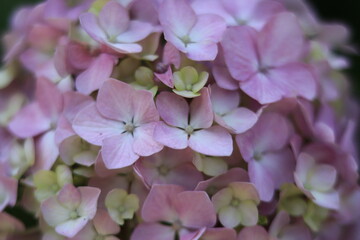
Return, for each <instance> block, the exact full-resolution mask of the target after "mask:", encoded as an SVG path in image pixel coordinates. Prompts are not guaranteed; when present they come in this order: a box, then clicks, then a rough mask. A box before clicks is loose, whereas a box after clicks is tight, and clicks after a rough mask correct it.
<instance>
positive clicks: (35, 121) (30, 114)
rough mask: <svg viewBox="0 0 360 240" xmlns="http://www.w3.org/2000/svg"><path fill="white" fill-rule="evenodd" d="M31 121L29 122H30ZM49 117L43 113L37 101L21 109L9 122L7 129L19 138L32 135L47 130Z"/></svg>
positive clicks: (49, 121)
mask: <svg viewBox="0 0 360 240" xmlns="http://www.w3.org/2000/svg"><path fill="white" fill-rule="evenodd" d="M30 123H31V124H30ZM50 125H51V119H50V118H48V117H47V116H45V115H44V113H43V112H42V110H41V109H40V106H39V104H38V103H36V102H34V103H30V104H29V105H27V106H25V107H24V108H23V109H21V110H20V111H19V112H18V113H17V114H16V115H15V117H14V118H13V119H12V120H11V122H10V123H9V130H10V131H11V132H12V133H13V134H14V135H16V136H17V137H20V138H27V137H34V136H36V135H38V134H40V133H43V132H44V131H46V130H48V129H49V128H50Z"/></svg>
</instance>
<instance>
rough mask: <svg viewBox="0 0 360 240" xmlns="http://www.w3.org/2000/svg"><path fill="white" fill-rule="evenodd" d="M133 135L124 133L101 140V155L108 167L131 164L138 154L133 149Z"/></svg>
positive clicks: (114, 167) (113, 167) (121, 166)
mask: <svg viewBox="0 0 360 240" xmlns="http://www.w3.org/2000/svg"><path fill="white" fill-rule="evenodd" d="M133 145H134V137H133V136H132V135H131V134H129V133H124V134H120V135H116V136H112V137H108V138H105V139H104V140H103V147H102V150H101V155H102V157H103V159H104V163H105V166H106V167H107V168H108V169H116V168H123V167H127V166H130V165H132V164H133V163H134V162H135V161H136V160H137V159H138V158H139V156H138V155H137V154H135V152H134V150H133Z"/></svg>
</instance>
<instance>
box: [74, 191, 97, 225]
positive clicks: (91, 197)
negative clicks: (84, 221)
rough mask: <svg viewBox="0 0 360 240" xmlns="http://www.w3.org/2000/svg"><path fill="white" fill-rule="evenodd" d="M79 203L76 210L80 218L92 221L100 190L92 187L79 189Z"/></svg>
mask: <svg viewBox="0 0 360 240" xmlns="http://www.w3.org/2000/svg"><path fill="white" fill-rule="evenodd" d="M79 192H80V195H81V203H80V205H79V207H78V209H77V212H78V213H79V215H80V216H82V217H86V218H88V219H93V218H94V217H95V214H96V210H97V202H98V198H99V196H100V192H101V190H100V189H99V188H94V187H79Z"/></svg>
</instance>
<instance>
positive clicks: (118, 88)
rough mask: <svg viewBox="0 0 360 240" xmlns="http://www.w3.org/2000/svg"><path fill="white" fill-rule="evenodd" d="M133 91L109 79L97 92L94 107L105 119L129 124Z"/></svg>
mask: <svg viewBox="0 0 360 240" xmlns="http://www.w3.org/2000/svg"><path fill="white" fill-rule="evenodd" d="M134 91H135V89H134V88H133V87H132V86H130V85H129V84H127V83H124V82H121V81H119V80H115V79H110V80H108V81H106V82H104V84H103V85H102V87H101V88H100V90H99V93H98V96H97V101H96V106H97V108H98V110H99V112H100V113H101V114H102V115H104V116H105V117H107V118H110V119H114V120H120V121H124V122H130V121H131V120H132V118H133V116H132V113H133V94H134Z"/></svg>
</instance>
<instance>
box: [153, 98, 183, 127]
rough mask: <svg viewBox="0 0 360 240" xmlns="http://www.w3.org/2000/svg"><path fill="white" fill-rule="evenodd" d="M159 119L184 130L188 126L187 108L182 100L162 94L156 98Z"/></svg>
mask: <svg viewBox="0 0 360 240" xmlns="http://www.w3.org/2000/svg"><path fill="white" fill-rule="evenodd" d="M156 107H157V109H158V111H159V114H160V117H161V118H162V119H163V120H164V121H165V122H166V123H167V124H169V125H172V126H176V127H182V128H185V127H186V126H187V124H188V115H189V106H188V104H187V102H186V101H185V99H184V98H182V97H180V96H178V95H176V94H173V93H169V92H162V93H160V94H159V96H158V97H157V98H156Z"/></svg>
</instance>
